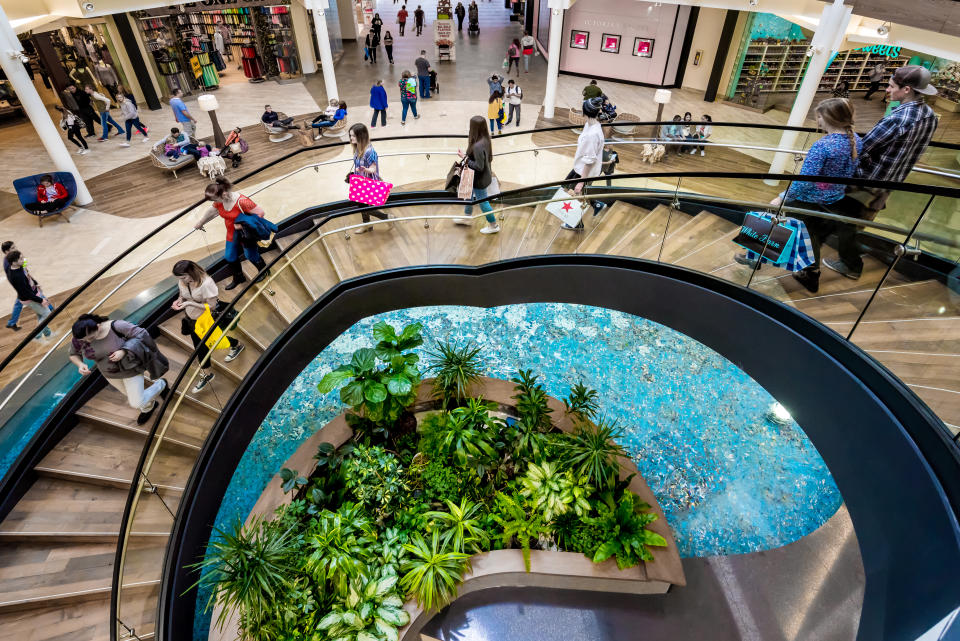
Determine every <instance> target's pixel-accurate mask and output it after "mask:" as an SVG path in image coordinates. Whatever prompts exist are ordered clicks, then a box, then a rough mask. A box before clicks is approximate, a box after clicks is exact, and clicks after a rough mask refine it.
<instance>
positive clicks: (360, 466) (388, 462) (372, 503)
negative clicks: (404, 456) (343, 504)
mask: <svg viewBox="0 0 960 641" xmlns="http://www.w3.org/2000/svg"><path fill="white" fill-rule="evenodd" d="M343 474H344V481H345V483H346V486H347V489H348V490H349V491H350V493H351V494H352V495H353V497H354V498H355V499H356V500H357V501H358V502H359V503H360V504H361V505H363V506H364V507H366V508H367V509H369V510H371V512H372V513H373V514H374V515H375V516H376V519H377V521H378V522H382V521H383V519H384V518H385V517H386V516H387V515H388V514H389V513H390V512H391V511H392V509H393V508H394V507H395V506H396V505H397V504H398V503H399V500H400V497H401V495H403V494H404V493H405V492H407V491H408V490H409V488H408V486H407V483H406V477H405V476H404V473H403V466H402V465H400V461H398V460H397V457H396V456H394V455H393V454H390V453H389V452H387V451H386V450H384V449H383V448H382V447H377V446H373V447H368V446H365V445H357V446H356V448H355V449H354V450H353V456H351V457H350V458H348V459H347V460H346V462H345V463H344V468H343Z"/></svg>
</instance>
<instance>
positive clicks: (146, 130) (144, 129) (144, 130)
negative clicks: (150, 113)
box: [143, 125, 150, 136]
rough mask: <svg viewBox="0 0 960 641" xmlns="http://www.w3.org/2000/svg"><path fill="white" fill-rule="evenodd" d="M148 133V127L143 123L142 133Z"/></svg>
mask: <svg viewBox="0 0 960 641" xmlns="http://www.w3.org/2000/svg"><path fill="white" fill-rule="evenodd" d="M149 133H150V127H148V126H146V125H144V126H143V135H144V136H146V135H147V134H149Z"/></svg>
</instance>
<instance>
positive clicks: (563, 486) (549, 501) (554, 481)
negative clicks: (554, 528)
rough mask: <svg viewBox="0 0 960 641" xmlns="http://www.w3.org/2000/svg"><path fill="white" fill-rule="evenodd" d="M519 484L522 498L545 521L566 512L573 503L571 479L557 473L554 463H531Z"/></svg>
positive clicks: (564, 473)
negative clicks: (525, 499)
mask: <svg viewBox="0 0 960 641" xmlns="http://www.w3.org/2000/svg"><path fill="white" fill-rule="evenodd" d="M520 482H521V483H522V484H523V490H522V492H521V493H522V494H523V496H525V497H527V498H528V499H530V506H531V507H533V509H535V510H539V511H540V512H542V513H543V518H544V519H545V520H547V521H550V520H553V517H554V516H556V515H558V514H563V513H564V512H566V511H567V510H568V509H569V507H570V504H571V503H572V502H573V479H572V478H571V477H570V474H569V473H567V472H560V471H558V470H557V465H556V463H551V462H550V461H544V462H543V463H540V464H537V463H531V464H530V467H528V468H527V473H526V475H525V476H524V477H523V478H522V479H520ZM588 505H589V504H588Z"/></svg>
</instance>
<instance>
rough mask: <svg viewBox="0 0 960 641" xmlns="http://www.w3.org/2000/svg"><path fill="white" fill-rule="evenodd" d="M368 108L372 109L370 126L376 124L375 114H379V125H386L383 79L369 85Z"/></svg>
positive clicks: (385, 99) (385, 100)
mask: <svg viewBox="0 0 960 641" xmlns="http://www.w3.org/2000/svg"><path fill="white" fill-rule="evenodd" d="M370 108H371V109H373V119H372V120H371V121H370V126H371V127H376V126H377V114H380V126H381V127H386V126H387V90H386V89H384V88H383V80H377V83H376V84H375V85H373V86H372V87H370Z"/></svg>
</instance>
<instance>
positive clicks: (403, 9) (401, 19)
mask: <svg viewBox="0 0 960 641" xmlns="http://www.w3.org/2000/svg"><path fill="white" fill-rule="evenodd" d="M408 15H409V14H408V13H407V5H405V4H403V5H400V11H398V12H397V24H398V25H400V35H401V36H402V35H403V28H404V27H406V26H407V16H408Z"/></svg>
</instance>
